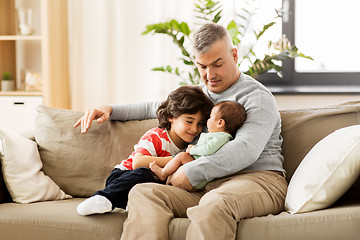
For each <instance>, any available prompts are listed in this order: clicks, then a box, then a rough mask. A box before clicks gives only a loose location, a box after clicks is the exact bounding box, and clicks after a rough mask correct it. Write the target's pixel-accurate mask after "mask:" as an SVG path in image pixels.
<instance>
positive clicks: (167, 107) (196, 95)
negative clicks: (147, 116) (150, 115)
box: [156, 86, 214, 130]
mask: <svg viewBox="0 0 360 240" xmlns="http://www.w3.org/2000/svg"><path fill="white" fill-rule="evenodd" d="M213 106H214V104H213V102H212V101H211V100H210V98H208V97H207V96H206V95H205V94H204V92H203V91H202V90H201V89H200V88H199V87H197V86H182V87H179V88H177V89H176V90H174V91H172V92H171V93H170V94H169V96H168V97H167V99H166V101H164V102H162V103H161V105H160V106H159V108H158V110H157V111H156V115H157V116H158V120H159V128H163V129H167V130H169V129H170V127H171V123H170V122H169V118H172V117H173V118H177V117H179V116H180V115H181V114H184V113H186V114H196V113H198V112H199V111H200V112H201V115H202V117H203V125H204V126H206V120H207V119H208V118H209V116H210V112H211V109H212V107H213Z"/></svg>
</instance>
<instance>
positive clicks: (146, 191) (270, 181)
mask: <svg viewBox="0 0 360 240" xmlns="http://www.w3.org/2000/svg"><path fill="white" fill-rule="evenodd" d="M286 191H287V182H286V180H285V178H284V177H282V176H280V175H278V174H277V173H274V172H270V171H242V172H239V173H237V174H235V175H232V176H228V177H224V178H219V179H216V180H214V181H212V182H210V183H208V184H207V185H206V187H205V189H203V190H202V191H198V192H187V191H185V190H183V189H180V188H177V187H173V186H169V185H160V184H155V183H144V184H138V185H136V186H135V187H134V188H133V189H132V190H131V191H130V193H129V201H128V210H129V215H128V218H127V219H126V221H125V223H124V230H123V234H122V236H121V239H122V240H138V239H157V240H158V239H160V240H163V239H169V231H168V225H169V222H170V220H171V219H172V218H174V217H189V218H190V220H191V224H190V227H189V229H188V231H187V236H186V238H187V239H191V240H192V239H196V240H200V239H214V236H216V239H235V236H236V227H237V223H238V222H239V221H240V219H243V218H250V217H256V216H264V215H268V214H277V213H279V212H281V211H282V210H283V208H284V201H285V196H286Z"/></svg>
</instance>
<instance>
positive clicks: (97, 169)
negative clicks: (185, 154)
mask: <svg viewBox="0 0 360 240" xmlns="http://www.w3.org/2000/svg"><path fill="white" fill-rule="evenodd" d="M37 111H38V116H37V118H36V121H35V139H36V142H37V143H38V145H39V152H40V156H41V160H42V162H43V165H44V167H43V171H44V172H45V173H46V174H47V175H48V176H50V177H51V178H52V179H53V180H54V181H55V182H56V183H57V184H58V185H59V186H60V188H61V189H63V190H64V191H65V192H66V193H68V194H70V195H72V196H76V197H89V196H91V195H92V194H94V193H95V192H96V191H97V190H99V189H102V188H104V186H105V181H106V178H107V177H108V176H109V174H110V172H111V171H112V170H113V168H114V166H115V165H116V164H118V163H120V162H121V160H123V159H125V158H127V157H128V156H129V155H130V154H131V152H132V151H133V147H134V145H135V144H136V143H137V142H138V140H139V138H140V137H141V136H142V135H143V134H144V133H145V132H146V131H147V130H148V129H150V128H152V127H154V126H156V125H157V120H155V119H152V120H144V121H131V122H120V121H107V122H105V123H102V124H98V123H97V122H94V123H93V124H92V125H91V128H90V129H89V131H88V132H87V133H86V134H82V133H81V132H80V128H74V127H73V125H74V124H75V122H76V121H77V120H78V119H79V118H80V117H81V116H82V115H83V113H82V112H77V111H72V110H66V109H55V108H50V107H45V106H39V107H38V109H37Z"/></svg>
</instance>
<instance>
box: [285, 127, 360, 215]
mask: <svg viewBox="0 0 360 240" xmlns="http://www.w3.org/2000/svg"><path fill="white" fill-rule="evenodd" d="M359 173H360V125H354V126H350V127H345V128H341V129H339V130H336V131H334V132H333V133H331V134H329V135H328V136H326V137H325V138H323V139H322V140H321V141H319V142H318V143H317V144H316V145H315V146H314V147H313V148H312V149H311V150H310V152H309V153H308V154H307V155H306V156H305V158H304V159H303V161H302V162H301V163H300V165H299V166H298V168H297V169H296V171H295V173H294V175H293V176H292V178H291V180H290V183H289V187H288V192H287V196H286V200H285V209H286V210H287V211H288V212H290V213H292V214H294V213H302V212H309V211H314V210H319V209H322V208H326V207H328V206H330V205H331V204H333V203H334V202H335V201H336V200H337V199H338V198H339V197H341V196H342V195H343V194H344V193H345V192H346V191H347V190H348V189H349V188H350V187H351V185H352V184H353V183H354V182H355V180H356V179H357V178H358V176H359Z"/></svg>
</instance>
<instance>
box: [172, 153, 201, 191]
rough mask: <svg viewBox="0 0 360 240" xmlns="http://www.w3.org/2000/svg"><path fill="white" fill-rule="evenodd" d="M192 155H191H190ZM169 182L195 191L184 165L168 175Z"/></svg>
mask: <svg viewBox="0 0 360 240" xmlns="http://www.w3.org/2000/svg"><path fill="white" fill-rule="evenodd" d="M189 156H190V155H189ZM190 157H191V156H190ZM166 183H167V184H170V185H173V186H175V187H179V188H182V189H184V190H186V191H189V192H193V191H195V189H194V188H193V186H192V185H191V183H190V181H189V179H188V178H187V176H186V174H185V170H184V168H183V167H182V166H180V167H179V168H178V169H177V170H176V172H174V173H173V174H172V175H170V176H169V177H168V180H167V182H166Z"/></svg>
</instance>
